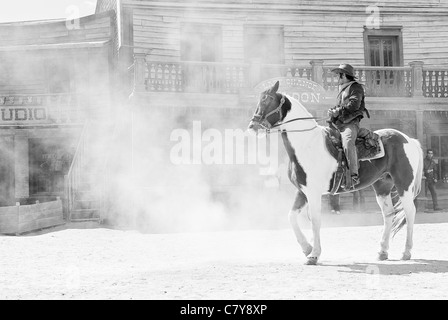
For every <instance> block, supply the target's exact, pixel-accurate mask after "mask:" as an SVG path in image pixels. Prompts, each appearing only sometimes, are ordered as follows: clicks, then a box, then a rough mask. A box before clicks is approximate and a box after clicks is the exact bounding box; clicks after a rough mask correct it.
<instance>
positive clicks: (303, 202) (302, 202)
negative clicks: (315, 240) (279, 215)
mask: <svg viewBox="0 0 448 320" xmlns="http://www.w3.org/2000/svg"><path fill="white" fill-rule="evenodd" d="M306 206H307V199H306V196H305V195H304V194H303V193H302V192H301V191H297V195H296V199H295V201H294V205H293V207H292V209H291V210H290V211H289V214H288V218H289V223H291V226H292V229H293V230H294V234H295V235H296V239H297V242H298V243H299V244H300V246H301V247H302V251H303V253H304V254H305V256H308V255H309V254H310V253H311V251H312V250H313V247H312V246H311V245H310V244H309V243H308V241H307V240H306V237H305V235H304V234H303V232H302V230H300V227H299V222H298V221H297V217H298V215H299V213H300V212H301V211H302V210H304V209H305V208H306Z"/></svg>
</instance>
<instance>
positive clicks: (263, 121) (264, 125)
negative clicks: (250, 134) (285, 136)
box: [251, 94, 328, 134]
mask: <svg viewBox="0 0 448 320" xmlns="http://www.w3.org/2000/svg"><path fill="white" fill-rule="evenodd" d="M267 96H269V97H270V98H272V99H274V97H272V96H271V95H267ZM281 96H282V98H281V99H280V103H279V105H278V106H277V108H275V109H274V110H272V111H271V112H269V113H268V114H266V115H265V116H263V115H258V114H254V116H253V117H252V120H251V121H256V122H258V125H259V126H260V127H262V128H263V129H264V130H266V133H267V134H269V133H271V132H274V133H277V132H306V131H311V130H314V129H315V128H317V127H318V124H316V125H315V126H314V127H312V128H309V129H296V130H285V129H283V130H271V129H272V128H276V127H279V126H281V125H283V124H287V123H290V122H294V121H299V120H316V121H320V120H327V119H328V118H317V117H303V118H294V119H291V120H288V121H286V122H281V123H277V124H274V125H271V124H270V123H269V122H268V121H267V118H268V117H269V116H270V115H272V114H274V113H279V118H280V119H281V118H282V116H283V113H282V106H283V104H284V103H285V96H284V95H283V94H281ZM259 107H260V103H259V104H258V106H257V109H258V108H259Z"/></svg>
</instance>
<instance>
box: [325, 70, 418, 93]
mask: <svg viewBox="0 0 448 320" xmlns="http://www.w3.org/2000/svg"><path fill="white" fill-rule="evenodd" d="M333 68H334V67H332V68H328V67H325V68H324V75H323V87H324V88H325V89H326V90H331V91H334V90H337V89H338V75H337V74H335V73H333V72H331V69H333ZM355 76H356V77H357V78H358V79H359V80H360V81H361V82H362V83H364V84H365V90H366V96H370V97H391V96H397V97H410V96H411V95H412V69H411V67H367V66H361V67H356V71H355Z"/></svg>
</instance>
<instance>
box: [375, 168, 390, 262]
mask: <svg viewBox="0 0 448 320" xmlns="http://www.w3.org/2000/svg"><path fill="white" fill-rule="evenodd" d="M392 187H393V182H392V179H390V177H385V178H383V179H381V180H378V181H377V182H375V183H374V184H373V188H374V190H375V194H376V202H377V203H378V205H379V206H380V208H381V213H382V215H383V222H384V226H383V234H382V236H381V242H380V247H381V248H380V252H378V260H387V258H388V253H387V252H388V250H389V240H390V233H391V229H392V219H393V213H394V206H393V204H392V198H391V194H390V191H391V189H392Z"/></svg>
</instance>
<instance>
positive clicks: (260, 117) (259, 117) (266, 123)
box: [251, 93, 285, 131]
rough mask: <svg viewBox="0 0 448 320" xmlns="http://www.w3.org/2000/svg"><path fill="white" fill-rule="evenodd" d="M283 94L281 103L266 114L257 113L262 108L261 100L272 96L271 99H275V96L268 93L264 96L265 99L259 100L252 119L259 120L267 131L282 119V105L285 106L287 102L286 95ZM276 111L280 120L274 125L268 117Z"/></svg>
mask: <svg viewBox="0 0 448 320" xmlns="http://www.w3.org/2000/svg"><path fill="white" fill-rule="evenodd" d="M280 94H281V93H280ZM281 96H282V98H281V99H280V103H279V105H278V107H277V108H275V109H274V110H272V111H271V112H269V113H268V114H266V115H265V116H263V114H257V111H258V110H259V109H260V102H261V101H265V100H266V99H267V98H271V99H273V100H275V97H274V96H272V95H270V94H267V93H266V94H265V96H264V97H263V99H261V101H259V102H258V105H257V110H256V111H255V113H254V115H253V117H252V119H251V121H254V122H257V123H258V124H259V125H260V126H261V127H262V128H263V129H265V130H267V131H269V130H270V129H271V128H273V127H274V126H276V124H277V123H278V122H279V121H281V119H282V118H283V112H282V107H283V104H284V103H285V96H284V95H283V94H281ZM275 113H278V114H279V117H278V121H277V122H276V123H274V124H273V125H271V124H270V123H269V121H268V120H267V119H268V117H270V116H271V115H273V114H275Z"/></svg>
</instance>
